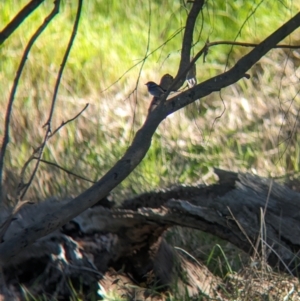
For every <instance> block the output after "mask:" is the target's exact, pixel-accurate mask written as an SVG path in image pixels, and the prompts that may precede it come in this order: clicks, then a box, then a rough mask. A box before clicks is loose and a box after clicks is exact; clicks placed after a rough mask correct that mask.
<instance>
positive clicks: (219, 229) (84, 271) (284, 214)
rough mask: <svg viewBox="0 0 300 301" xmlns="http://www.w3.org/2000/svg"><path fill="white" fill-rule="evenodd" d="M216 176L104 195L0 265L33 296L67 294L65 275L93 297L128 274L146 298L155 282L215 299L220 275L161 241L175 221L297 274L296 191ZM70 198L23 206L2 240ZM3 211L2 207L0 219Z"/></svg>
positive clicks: (299, 225)
mask: <svg viewBox="0 0 300 301" xmlns="http://www.w3.org/2000/svg"><path fill="white" fill-rule="evenodd" d="M216 173H217V174H218V175H219V178H220V180H219V183H218V184H215V185H211V186H190V187H188V186H176V187H173V188H170V189H167V190H163V191H158V192H149V193H145V194H143V195H140V196H138V197H135V198H133V199H130V200H126V201H124V202H123V204H122V205H121V206H120V207H112V205H111V203H110V202H109V201H108V200H107V199H105V200H104V201H103V202H100V203H98V205H97V206H94V207H93V208H90V209H88V210H86V211H84V212H83V213H82V214H81V215H79V216H78V217H76V218H74V219H73V220H72V221H70V222H69V223H67V224H66V225H64V226H63V227H62V228H61V229H59V230H57V231H55V232H53V233H51V234H49V235H48V236H45V237H43V238H42V239H39V240H37V241H36V242H35V243H34V244H32V245H30V246H28V247H27V248H26V249H25V250H24V251H22V252H20V253H19V254H18V256H16V257H15V258H14V260H13V261H11V262H9V263H7V264H6V265H4V266H3V275H4V279H5V282H6V285H7V286H9V287H11V286H12V287H14V290H15V291H18V289H17V287H18V285H19V284H20V283H22V284H23V285H25V286H26V287H28V288H30V289H31V292H32V293H34V294H41V293H44V294H48V293H49V294H50V293H51V296H56V297H61V296H70V295H72V293H73V291H72V289H71V286H70V284H69V280H70V279H71V281H72V283H73V286H74V287H77V288H79V287H81V288H83V289H84V290H85V291H86V292H88V293H90V294H95V293H96V292H97V291H98V289H99V287H102V288H103V289H104V288H105V289H106V290H108V288H109V287H110V286H111V285H112V286H116V284H117V283H118V282H119V280H117V279H124V277H125V278H126V279H127V281H129V282H130V283H132V284H133V285H134V287H135V289H136V287H139V286H146V288H147V289H144V290H142V292H143V294H145V295H144V296H146V295H148V294H149V296H150V295H151V296H153V290H152V294H150V293H149V289H150V290H151V288H154V287H155V288H159V290H160V291H166V290H170V289H171V290H172V289H173V290H174V287H176V290H178V292H179V293H180V294H181V295H182V294H185V293H186V289H187V292H188V294H189V295H190V296H195V295H197V294H199V293H202V294H205V295H207V296H210V297H216V295H217V294H218V292H217V287H218V283H220V280H219V279H217V278H216V277H214V276H213V275H212V274H211V273H210V272H209V271H208V270H207V268H206V267H205V266H199V264H198V263H195V262H192V261H190V260H188V259H187V258H183V257H182V256H180V255H179V254H178V253H177V252H176V250H175V249H174V248H173V247H172V246H170V245H169V244H167V242H166V241H165V240H164V239H163V237H162V236H163V233H164V232H165V231H166V230H167V229H168V228H170V227H172V226H174V225H179V226H182V227H189V228H195V229H199V230H202V231H205V232H209V233H212V234H214V235H217V236H219V237H221V238H222V239H225V240H227V241H229V242H231V243H232V244H234V245H235V246H237V247H239V248H241V249H242V250H244V251H246V252H248V253H249V254H251V255H255V254H258V255H259V256H260V254H262V249H264V250H265V254H266V259H267V261H268V263H269V264H270V265H272V266H273V267H279V268H281V269H285V270H289V271H290V272H292V273H294V274H296V273H297V272H298V273H299V267H298V266H297V254H298V252H299V246H300V235H299V234H300V233H299V232H300V219H299V214H300V210H299V209H300V203H299V196H300V194H299V193H298V192H295V191H292V190H290V189H289V188H288V187H285V186H282V185H280V184H278V183H276V182H274V181H272V180H269V179H264V178H260V177H257V176H253V175H250V174H236V173H232V172H227V171H223V170H216ZM68 201H69V200H65V201H61V202H59V201H56V200H48V201H45V202H43V203H41V204H32V205H31V204H26V205H24V206H23V207H22V208H21V209H20V211H19V212H18V214H17V215H16V216H15V219H14V220H13V221H12V222H11V225H10V227H9V228H8V230H7V231H6V233H5V235H4V237H3V239H4V240H5V239H7V238H8V237H9V236H11V235H12V236H13V235H14V234H15V232H18V231H19V230H20V229H23V230H24V229H26V227H27V226H28V225H30V223H31V222H32V217H33V216H35V215H38V214H43V212H45V211H47V210H50V209H51V210H54V209H55V210H59V208H60V207H61V206H64V204H65V203H66V202H68ZM8 215H9V212H7V211H4V210H2V211H1V217H0V218H1V221H4V220H5V218H6V217H7V216H8ZM258 238H259V240H258ZM257 240H258V241H259V244H256V242H257ZM255 246H256V247H255ZM254 247H255V250H256V251H255V250H254ZM112 275H114V276H112ZM118 277H119V278H118ZM112 279H113V280H112ZM115 281H116V282H115ZM120 283H122V281H121V280H120ZM33 284H34V285H33ZM100 284H101V285H102V286H99V285H100ZM131 288H132V287H131ZM118 289H121V288H120V287H119V288H118ZM135 289H134V290H133V291H135ZM100 291H101V290H100ZM133 291H132V289H130V290H125V291H124V294H127V295H130V294H132V293H133ZM53 292H54V293H53ZM142 292H141V291H140V292H139V294H141V293H142ZM155 292H156V293H157V290H156V291H155ZM135 293H136V292H135Z"/></svg>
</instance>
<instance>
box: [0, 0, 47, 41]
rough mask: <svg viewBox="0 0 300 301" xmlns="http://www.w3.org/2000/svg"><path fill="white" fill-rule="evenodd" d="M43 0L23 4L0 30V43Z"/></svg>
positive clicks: (33, 0)
mask: <svg viewBox="0 0 300 301" xmlns="http://www.w3.org/2000/svg"><path fill="white" fill-rule="evenodd" d="M42 2H44V0H32V1H31V2H29V3H28V4H27V5H25V6H24V7H23V8H22V10H21V11H19V13H18V14H17V15H16V16H15V17H14V18H13V20H12V21H11V22H10V23H8V24H7V26H6V27H5V28H4V29H3V30H2V31H1V32H0V45H1V44H3V43H4V41H5V40H6V39H7V38H8V37H9V36H10V35H11V34H12V33H13V32H14V31H15V30H16V29H17V28H18V27H19V25H20V24H21V23H22V22H24V20H25V19H26V18H27V17H28V16H29V15H30V14H31V13H32V12H33V11H34V10H35V9H36V8H37V7H38V6H39V5H40V4H41V3H42Z"/></svg>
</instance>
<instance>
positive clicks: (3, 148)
mask: <svg viewBox="0 0 300 301" xmlns="http://www.w3.org/2000/svg"><path fill="white" fill-rule="evenodd" d="M59 5H60V0H56V1H55V2H54V8H53V10H52V11H51V13H50V14H49V15H48V16H47V17H46V18H45V20H44V22H43V24H42V25H41V26H40V27H39V28H38V29H37V31H36V32H35V33H34V34H33V36H32V37H31V39H30V40H29V42H28V44H27V46H26V48H25V50H24V53H23V56H22V59H21V62H20V65H19V67H18V70H17V73H16V76H15V78H14V83H13V86H12V89H11V92H10V95H9V100H8V105H7V109H6V115H5V123H4V137H3V141H2V146H1V151H0V197H1V196H2V193H3V191H2V189H3V188H2V187H3V183H2V177H3V165H4V157H5V152H6V147H7V144H8V142H9V124H10V117H11V112H12V105H13V102H14V98H15V94H16V91H17V87H18V84H19V80H20V77H21V74H22V71H23V68H24V66H25V62H26V60H27V57H28V54H29V52H30V49H31V47H32V45H33V44H34V43H35V41H36V39H37V38H38V37H39V36H40V35H41V33H42V32H43V31H44V29H45V28H46V27H47V26H48V24H49V23H50V22H51V20H52V19H53V18H54V17H55V15H56V14H57V13H58V12H59ZM0 201H1V200H0Z"/></svg>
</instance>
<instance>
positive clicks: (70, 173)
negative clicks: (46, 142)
mask: <svg viewBox="0 0 300 301" xmlns="http://www.w3.org/2000/svg"><path fill="white" fill-rule="evenodd" d="M33 159H36V160H38V158H33ZM39 160H40V162H42V163H46V164H48V165H52V166H54V167H57V168H59V169H61V170H63V171H64V172H66V173H67V174H69V175H71V176H74V177H76V178H78V179H81V180H84V181H87V182H90V183H93V184H94V183H96V182H95V181H92V180H90V179H88V178H85V177H83V176H80V175H77V174H76V173H74V172H72V171H70V170H68V169H66V168H64V167H62V166H60V165H58V164H56V163H53V162H50V161H47V160H43V159H39Z"/></svg>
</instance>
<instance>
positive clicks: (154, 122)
mask: <svg viewBox="0 0 300 301" xmlns="http://www.w3.org/2000/svg"><path fill="white" fill-rule="evenodd" d="M299 24H300V13H299V14H297V15H296V16H295V17H294V18H292V19H291V20H289V21H288V22H287V23H286V24H285V25H283V26H282V27H281V28H279V29H278V30H277V31H276V32H275V33H273V34H272V35H271V36H270V37H268V38H267V39H266V40H265V41H263V42H262V43H260V44H259V45H258V46H257V47H256V48H255V49H253V50H252V51H251V52H250V53H249V54H247V55H246V56H244V57H243V58H241V59H240V60H239V62H238V63H237V64H236V65H235V66H234V67H233V68H232V69H231V70H229V71H228V72H226V73H224V74H222V75H219V76H216V77H214V78H212V79H209V80H207V81H205V82H203V83H201V84H199V85H197V86H195V87H193V88H192V89H190V90H188V91H186V92H183V93H181V94H180V95H178V96H175V97H173V98H171V99H170V100H168V101H166V102H160V103H159V104H158V106H157V107H155V108H154V109H153V110H152V111H150V112H149V114H148V116H147V119H146V121H145V123H144V125H143V126H142V128H141V129H140V130H139V131H138V132H137V134H136V136H135V137H134V139H133V142H132V144H131V146H130V147H129V148H128V150H127V151H126V153H125V154H124V156H123V157H122V158H121V159H120V160H119V161H118V162H117V163H116V164H115V165H114V166H113V167H112V168H111V170H109V171H108V172H107V173H106V174H105V175H104V176H103V177H102V178H101V179H100V180H99V181H98V182H97V183H96V184H94V185H93V186H92V187H90V188H89V189H87V190H86V191H84V192H83V193H82V194H80V195H79V196H77V197H76V198H74V199H73V200H72V201H70V202H68V203H66V204H64V205H62V206H61V207H60V208H59V209H57V208H56V209H54V208H53V209H52V210H51V209H49V211H48V212H46V213H45V214H41V215H39V216H36V217H33V219H32V221H31V224H30V225H29V226H28V227H26V228H25V229H22V230H21V231H20V232H19V233H16V234H15V235H11V236H8V237H6V236H4V238H3V242H2V243H1V244H0V265H1V264H3V263H4V262H7V261H9V260H10V259H12V258H13V257H14V256H15V255H16V254H17V253H18V252H20V251H21V250H22V249H24V248H25V247H26V246H28V245H30V244H32V243H33V242H34V241H36V240H37V239H39V238H41V237H43V236H45V235H47V234H48V233H50V232H52V231H54V230H56V229H57V228H59V227H61V226H62V225H64V224H65V223H67V222H68V221H70V220H71V219H72V218H74V217H75V216H77V215H78V214H79V213H81V212H83V211H84V210H86V209H88V208H89V207H91V206H93V205H94V204H96V203H97V202H98V200H99V199H101V198H103V197H105V196H106V195H107V194H108V193H109V192H110V191H111V190H112V189H113V188H115V187H116V186H117V185H118V184H120V183H121V182H122V181H123V180H124V179H125V178H126V177H127V176H128V175H129V174H130V173H131V172H132V171H133V170H134V169H135V168H136V166H137V165H138V164H139V163H140V162H141V161H142V159H143V158H144V156H145V155H146V153H147V151H148V149H149V148H150V145H151V139H152V136H153V134H154V132H155V131H156V128H157V127H158V125H159V124H160V122H161V121H162V120H163V119H164V118H166V117H167V116H168V115H169V114H171V113H173V112H175V111H177V110H179V109H180V108H182V107H184V106H186V105H187V104H189V103H192V102H193V101H195V100H197V99H199V98H202V97H204V96H206V95H209V94H210V93H212V92H213V91H218V90H220V89H221V88H223V87H226V86H229V85H231V84H233V83H235V82H236V81H238V80H239V79H240V78H242V77H243V76H244V74H245V72H246V71H248V70H249V69H250V68H251V67H252V66H253V64H255V63H256V62H257V61H258V60H259V59H260V58H261V57H262V56H263V55H264V54H266V53H267V52H268V51H269V50H270V49H272V48H273V47H274V46H275V45H276V44H278V43H279V42H280V41H281V40H282V39H283V38H285V37H286V36H288V35H289V34H290V33H291V32H292V31H294V30H295V29H296V28H297V27H298V26H299Z"/></svg>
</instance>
